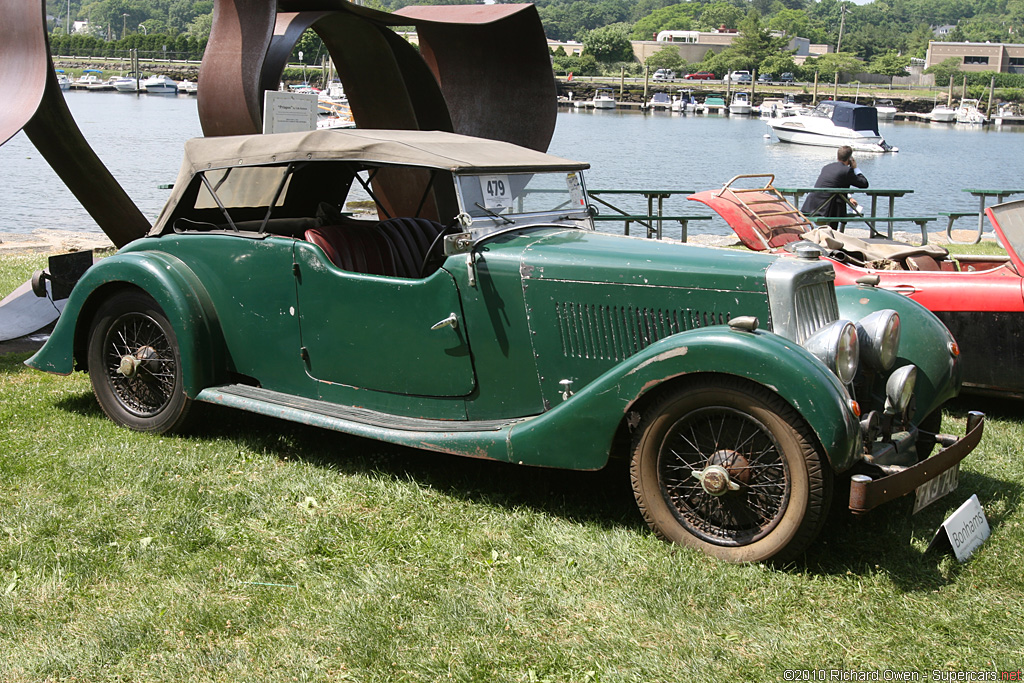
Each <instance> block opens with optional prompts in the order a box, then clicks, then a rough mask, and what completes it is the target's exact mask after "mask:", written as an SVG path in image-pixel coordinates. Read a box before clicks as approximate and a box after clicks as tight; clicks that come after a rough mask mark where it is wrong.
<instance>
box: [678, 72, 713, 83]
mask: <svg viewBox="0 0 1024 683" xmlns="http://www.w3.org/2000/svg"><path fill="white" fill-rule="evenodd" d="M683 78H685V79H686V80H688V81H711V80H714V79H715V74H713V73H711V72H710V71H695V72H694V73H692V74H686V75H685V76H683Z"/></svg>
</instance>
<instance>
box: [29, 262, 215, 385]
mask: <svg viewBox="0 0 1024 683" xmlns="http://www.w3.org/2000/svg"><path fill="white" fill-rule="evenodd" d="M124 287H135V288H137V289H141V290H143V291H145V292H146V293H147V294H148V295H149V296H151V297H153V300H154V301H156V302H157V304H159V305H160V308H161V309H162V310H163V312H164V315H166V316H167V320H168V321H169V322H170V324H171V327H172V328H173V329H174V334H175V336H176V337H177V342H178V346H179V348H180V352H181V365H182V375H183V382H184V388H185V391H186V393H187V394H188V395H189V396H193V397H194V396H195V395H196V394H197V393H199V392H200V391H201V390H202V389H203V388H204V387H207V386H210V385H211V384H214V383H218V382H219V381H220V379H221V376H220V375H221V374H222V373H223V369H224V368H226V363H225V359H224V343H223V337H222V335H221V332H220V325H219V323H218V321H217V314H216V310H215V308H214V306H213V302H212V301H211V299H210V296H209V294H208V293H207V291H206V289H205V288H204V287H203V285H202V284H201V283H200V282H199V279H198V278H197V277H196V276H195V273H193V272H192V271H191V269H189V267H188V266H187V265H186V264H185V263H184V262H183V261H181V260H180V259H178V258H177V257H175V256H172V255H170V254H167V253H165V252H159V251H136V252H121V253H118V254H115V255H113V256H110V257H108V258H105V259H102V260H101V261H99V262H97V263H96V264H95V265H93V266H92V267H91V268H89V270H88V271H86V273H85V275H84V276H82V278H81V279H80V280H79V281H78V284H76V285H75V288H74V290H72V292H71V296H70V297H69V298H68V302H67V304H66V305H65V307H64V312H63V313H62V314H61V316H60V319H59V320H58V321H57V326H56V327H55V328H54V330H53V333H52V334H51V335H50V338H49V339H48V340H47V342H46V344H44V345H43V348H41V349H40V350H39V351H38V352H37V353H36V354H35V355H34V356H32V357H31V358H29V359H28V360H27V361H25V364H26V365H28V366H30V367H33V368H36V369H38V370H43V371H46V372H54V373H58V374H62V375H67V374H70V373H71V371H72V370H74V369H75V360H76V358H77V360H78V367H80V368H85V365H86V344H87V340H88V335H89V330H90V327H91V325H92V319H93V315H94V314H95V312H96V310H97V309H98V308H99V306H100V305H101V304H102V303H103V301H104V300H105V299H106V298H107V297H109V296H110V295H112V294H113V293H114V292H115V291H118V290H120V289H122V288H124Z"/></svg>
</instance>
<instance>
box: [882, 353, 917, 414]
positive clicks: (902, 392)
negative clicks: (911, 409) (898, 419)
mask: <svg viewBox="0 0 1024 683" xmlns="http://www.w3.org/2000/svg"><path fill="white" fill-rule="evenodd" d="M916 383H917V368H916V367H914V366H913V365H904V366H903V367H902V368H900V369H898V370H896V371H895V372H893V373H892V374H891V375H889V380H888V381H887V382H886V383H885V398H886V401H885V412H887V413H896V414H902V413H904V412H905V411H906V410H907V406H909V405H910V399H911V397H912V396H913V395H914V385H915V384H916Z"/></svg>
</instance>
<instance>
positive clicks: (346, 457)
mask: <svg viewBox="0 0 1024 683" xmlns="http://www.w3.org/2000/svg"><path fill="white" fill-rule="evenodd" d="M194 410H195V415H194V417H193V420H192V423H191V426H190V429H189V431H190V433H192V434H194V435H196V436H201V437H204V438H225V439H230V440H232V441H235V442H240V443H243V444H245V445H246V447H248V448H249V449H251V450H253V451H255V452H265V453H269V454H274V455H276V456H277V457H279V458H284V457H288V458H291V459H297V460H302V461H304V462H308V463H311V464H315V465H318V466H321V467H325V468H330V469H333V470H337V471H338V472H341V473H346V474H364V475H365V474H372V475H376V476H378V477H380V476H384V477H388V478H393V479H401V480H403V481H412V482H415V483H416V484H417V485H419V486H425V487H430V488H432V489H435V490H437V491H440V492H442V493H444V494H446V495H449V496H452V497H456V498H460V499H463V500H467V501H471V502H474V503H482V504H486V505H494V506H500V507H508V508H515V507H523V506H526V507H529V508H532V509H535V510H539V511H543V512H545V513H548V514H552V515H556V516H558V517H560V518H564V519H567V520H571V521H574V522H580V523H587V524H591V525H597V526H599V527H601V528H616V527H623V526H625V527H629V528H634V529H638V530H640V529H646V524H645V523H644V521H643V519H642V518H641V517H640V513H639V511H638V510H637V507H636V501H635V499H634V498H633V492H632V488H631V487H630V483H629V471H628V467H627V465H626V463H625V462H622V461H612V462H611V463H610V464H609V465H608V466H607V467H605V468H604V469H602V470H599V471H596V472H580V471H575V470H562V469H546V468H540V467H525V466H517V465H512V464H509V463H503V462H496V461H491V460H480V459H474V458H465V457H459V456H455V455H447V454H443V453H435V452H432V451H426V450H420V449H415V448H410V447H405V446H399V445H395V444H389V443H384V442H381V441H375V440H372V439H365V438H362V437H358V436H352V435H349V434H343V433H339V432H332V431H328V430H324V429H320V428H317V427H310V426H306V425H302V424H298V423H294V422H289V421H285V420H278V419H274V418H267V417H263V416H259V415H254V414H251V413H245V412H241V411H237V410H232V409H230V408H224V407H222V406H216V405H212V404H200V405H197V406H196V407H195V408H194Z"/></svg>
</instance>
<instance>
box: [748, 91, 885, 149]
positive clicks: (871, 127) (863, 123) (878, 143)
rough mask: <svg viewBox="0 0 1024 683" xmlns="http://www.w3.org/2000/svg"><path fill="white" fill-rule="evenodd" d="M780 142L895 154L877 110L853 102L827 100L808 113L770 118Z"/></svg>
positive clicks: (769, 123) (769, 122) (771, 125)
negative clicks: (882, 132) (885, 136)
mask: <svg viewBox="0 0 1024 683" xmlns="http://www.w3.org/2000/svg"><path fill="white" fill-rule="evenodd" d="M766 123H767V124H768V127H769V128H771V129H772V131H773V132H774V133H775V135H776V136H777V137H778V138H779V140H780V141H781V142H791V143H794V144H797V145H816V146H819V147H842V146H844V145H849V146H850V147H853V149H854V150H856V151H858V152H895V151H898V150H897V149H896V148H895V147H893V146H892V145H890V144H889V143H887V142H886V141H885V140H884V139H883V138H882V135H881V134H880V133H879V132H878V113H877V112H876V111H875V108H874V107H866V106H864V105H861V104H851V103H850V102H834V101H832V100H826V101H824V102H821V103H820V104H818V106H817V107H815V108H814V111H812V112H811V113H809V114H797V115H796V116H786V117H783V118H778V119H768V120H767V121H766Z"/></svg>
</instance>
